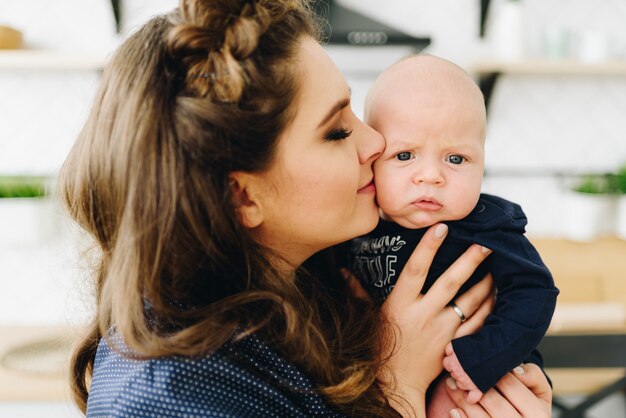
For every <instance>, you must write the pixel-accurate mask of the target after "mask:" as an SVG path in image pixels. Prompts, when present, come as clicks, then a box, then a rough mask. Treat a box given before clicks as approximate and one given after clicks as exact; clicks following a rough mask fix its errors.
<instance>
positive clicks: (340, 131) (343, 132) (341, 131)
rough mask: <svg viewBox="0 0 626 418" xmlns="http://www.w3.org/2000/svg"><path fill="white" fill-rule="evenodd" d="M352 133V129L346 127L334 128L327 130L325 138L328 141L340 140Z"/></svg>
mask: <svg viewBox="0 0 626 418" xmlns="http://www.w3.org/2000/svg"><path fill="white" fill-rule="evenodd" d="M351 134H352V129H348V128H336V129H333V130H331V131H330V132H328V133H327V134H326V136H325V138H326V139H327V140H329V141H341V140H342V139H346V138H347V137H349V136H350V135H351Z"/></svg>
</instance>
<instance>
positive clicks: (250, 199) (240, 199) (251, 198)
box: [229, 171, 263, 229]
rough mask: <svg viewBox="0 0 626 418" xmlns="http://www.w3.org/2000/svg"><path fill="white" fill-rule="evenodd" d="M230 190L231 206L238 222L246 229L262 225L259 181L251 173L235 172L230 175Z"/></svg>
mask: <svg viewBox="0 0 626 418" xmlns="http://www.w3.org/2000/svg"><path fill="white" fill-rule="evenodd" d="M229 178H230V188H231V195H232V198H233V205H234V206H235V211H237V216H238V217H239V222H241V224H242V225H243V226H245V227H246V228H250V229H252V228H256V227H257V226H259V225H261V224H262V223H263V207H262V205H261V201H260V199H259V198H258V196H260V191H261V183H260V182H261V179H260V178H259V177H258V176H255V175H254V174H251V173H246V172H243V171H235V172H232V173H230V176H229Z"/></svg>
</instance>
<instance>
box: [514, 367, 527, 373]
mask: <svg viewBox="0 0 626 418" xmlns="http://www.w3.org/2000/svg"><path fill="white" fill-rule="evenodd" d="M513 373H515V374H524V373H525V371H524V368H523V367H522V366H517V367H516V368H514V369H513Z"/></svg>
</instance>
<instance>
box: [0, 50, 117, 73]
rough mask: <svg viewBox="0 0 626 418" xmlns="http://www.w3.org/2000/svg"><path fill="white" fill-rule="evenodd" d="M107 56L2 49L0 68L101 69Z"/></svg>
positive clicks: (0, 52)
mask: <svg viewBox="0 0 626 418" xmlns="http://www.w3.org/2000/svg"><path fill="white" fill-rule="evenodd" d="M105 60H106V57H105V56H104V55H103V54H100V55H99V54H93V53H78V52H63V51H41V50H2V51H0V70H56V71H63V70H78V71H100V70H102V68H103V66H104V62H105Z"/></svg>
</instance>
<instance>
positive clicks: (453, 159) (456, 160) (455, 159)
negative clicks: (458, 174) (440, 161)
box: [446, 155, 465, 165]
mask: <svg viewBox="0 0 626 418" xmlns="http://www.w3.org/2000/svg"><path fill="white" fill-rule="evenodd" d="M446 161H447V162H449V163H451V164H457V165H458V164H462V163H463V162H464V161H465V157H462V156H460V155H450V156H448V157H447V158H446Z"/></svg>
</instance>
